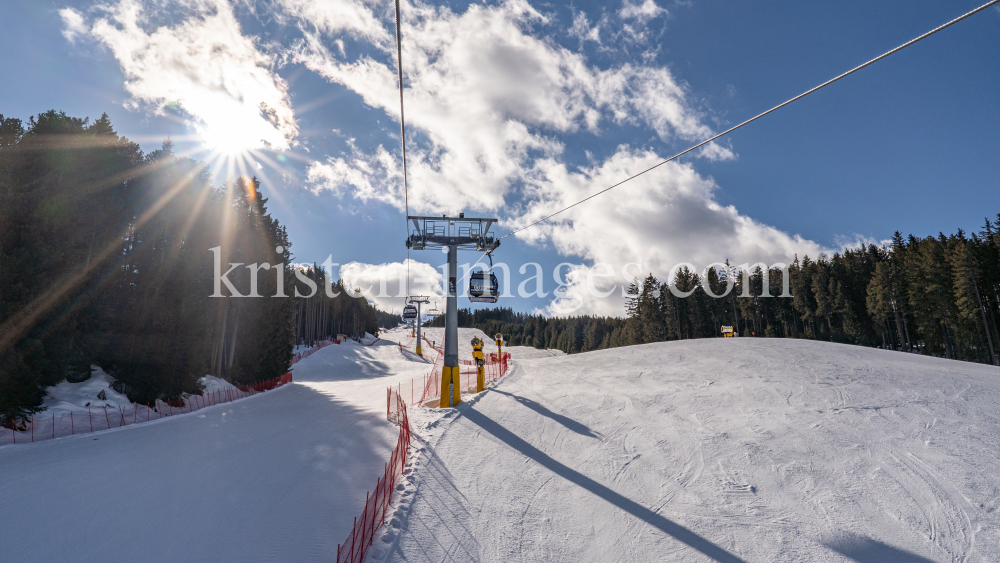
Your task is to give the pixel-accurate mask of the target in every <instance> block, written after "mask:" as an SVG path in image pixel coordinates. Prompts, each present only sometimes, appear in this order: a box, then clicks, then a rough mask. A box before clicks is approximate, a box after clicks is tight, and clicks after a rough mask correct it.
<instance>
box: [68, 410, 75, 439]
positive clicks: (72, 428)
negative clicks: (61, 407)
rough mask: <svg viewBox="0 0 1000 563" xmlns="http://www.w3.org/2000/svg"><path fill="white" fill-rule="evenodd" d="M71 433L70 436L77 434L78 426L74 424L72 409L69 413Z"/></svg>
mask: <svg viewBox="0 0 1000 563" xmlns="http://www.w3.org/2000/svg"><path fill="white" fill-rule="evenodd" d="M69 435H70V436H75V435H76V428H75V427H74V426H73V412H72V411H70V413H69Z"/></svg>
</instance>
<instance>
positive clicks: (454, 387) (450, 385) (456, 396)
mask: <svg viewBox="0 0 1000 563" xmlns="http://www.w3.org/2000/svg"><path fill="white" fill-rule="evenodd" d="M449 395H452V402H453V404H448V396H449ZM461 402H462V377H461V372H460V371H459V367H458V366H444V367H442V368H441V408H442V409H446V408H448V407H451V406H455V407H457V406H458V404H459V403H461Z"/></svg>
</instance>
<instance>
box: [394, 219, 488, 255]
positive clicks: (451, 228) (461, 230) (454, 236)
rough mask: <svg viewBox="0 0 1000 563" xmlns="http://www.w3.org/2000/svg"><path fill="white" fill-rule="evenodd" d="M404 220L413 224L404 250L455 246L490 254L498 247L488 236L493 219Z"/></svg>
mask: <svg viewBox="0 0 1000 563" xmlns="http://www.w3.org/2000/svg"><path fill="white" fill-rule="evenodd" d="M406 219H407V221H408V222H410V223H412V224H413V230H412V232H411V233H410V236H409V238H407V239H406V247H407V248H412V249H413V250H424V249H425V248H443V247H449V246H454V247H456V248H462V249H469V250H477V251H479V252H489V251H493V250H495V249H496V248H497V247H498V246H500V240H499V239H497V238H496V237H494V236H492V235H490V234H489V230H490V227H492V226H493V224H495V223H496V222H497V219H496V218H495V217H494V218H485V217H466V216H465V214H464V213H463V214H460V215H459V216H458V217H448V216H445V215H442V216H441V217H428V216H419V215H410V216H408V217H407V218H406Z"/></svg>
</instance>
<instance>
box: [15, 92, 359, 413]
mask: <svg viewBox="0 0 1000 563" xmlns="http://www.w3.org/2000/svg"><path fill="white" fill-rule="evenodd" d="M267 201H268V200H267V198H265V197H263V195H262V193H261V185H260V182H259V181H258V180H257V179H256V178H247V177H239V178H232V179H229V180H228V181H226V182H224V183H223V184H222V185H221V186H213V179H212V177H211V176H210V174H209V172H208V169H207V167H206V166H204V165H203V164H201V163H199V162H196V161H194V160H192V159H190V158H187V157H184V156H180V155H177V154H175V153H174V151H173V146H172V144H171V143H170V142H169V140H168V141H166V142H164V143H163V145H162V148H160V149H158V150H154V151H152V152H149V153H145V154H144V153H143V151H142V150H141V149H140V147H139V145H137V144H136V143H133V142H131V141H129V140H128V139H126V138H124V137H121V136H119V135H118V134H117V133H116V132H115V130H114V128H113V127H112V124H111V123H110V120H109V119H108V117H107V115H106V114H105V115H103V116H101V118H100V119H97V120H96V121H93V122H91V121H90V120H89V119H81V118H76V117H71V116H68V115H66V114H65V113H64V112H57V111H48V112H45V113H42V114H39V115H37V116H34V117H32V118H30V119H29V121H28V122H27V123H24V122H23V121H22V120H20V119H16V118H8V117H4V116H3V115H0V265H2V267H0V424H3V425H6V426H10V425H13V424H17V423H18V422H19V421H23V420H24V419H26V418H27V417H29V416H31V415H32V414H33V413H36V412H39V411H40V410H42V409H43V407H42V401H43V397H44V394H45V388H46V387H47V386H50V385H54V384H56V383H58V382H60V381H63V380H69V381H83V380H86V379H87V378H89V377H90V374H91V370H92V366H95V365H96V366H99V367H101V368H102V369H104V370H105V371H106V372H107V373H108V374H110V375H112V376H113V377H114V378H115V380H116V382H115V388H116V389H117V390H118V391H120V392H125V393H127V395H128V397H129V398H130V399H131V400H133V401H136V402H138V403H147V402H152V401H153V400H154V399H175V398H177V397H178V396H180V395H181V394H183V393H198V392H199V391H200V388H199V383H198V380H199V378H201V377H203V376H205V375H206V374H211V375H216V376H219V377H223V378H225V379H227V380H229V381H231V382H233V383H237V384H242V383H251V382H255V381H261V380H265V379H270V378H273V377H277V376H280V375H281V374H283V373H285V372H286V371H287V370H288V368H289V365H290V360H291V358H292V355H293V349H294V347H295V346H296V345H297V344H300V345H312V344H314V343H315V342H317V341H321V340H323V339H326V338H329V337H332V336H335V335H337V334H346V335H348V336H350V337H354V338H358V337H360V336H362V335H363V334H364V333H365V332H370V333H373V334H375V333H377V331H378V323H377V316H376V311H375V309H374V308H373V307H371V306H370V305H369V304H368V303H367V301H366V300H365V299H364V298H363V297H360V296H355V295H357V294H356V293H354V292H351V291H347V289H348V288H345V287H344V285H343V283H342V282H341V281H339V280H338V281H333V280H330V279H328V277H327V276H325V275H324V273H323V271H322V270H321V269H318V268H316V267H311V268H301V267H297V266H293V265H292V259H293V256H292V254H291V252H290V250H289V249H290V247H291V242H290V241H289V240H288V235H287V233H286V230H285V228H284V227H283V226H282V225H281V224H279V222H278V221H277V220H275V219H274V218H273V217H271V215H270V214H269V213H268V209H267ZM231 263H239V264H240V266H238V267H235V268H234V269H232V271H231V273H229V274H227V275H225V276H222V278H225V279H224V280H223V281H224V282H225V283H219V281H218V279H221V278H220V277H219V276H218V275H217V274H216V273H215V269H214V268H217V267H219V266H220V265H221V273H223V274H225V273H226V270H227V269H229V266H228V265H230V264H231ZM310 290H311V291H310ZM236 294H238V295H236ZM212 295H217V296H220V297H224V298H218V297H217V298H213V297H211V296H212ZM256 295H260V296H262V297H261V298H245V299H239V298H236V297H237V296H240V297H246V296H256ZM279 296H280V297H286V298H280V297H279ZM310 297H311V298H310Z"/></svg>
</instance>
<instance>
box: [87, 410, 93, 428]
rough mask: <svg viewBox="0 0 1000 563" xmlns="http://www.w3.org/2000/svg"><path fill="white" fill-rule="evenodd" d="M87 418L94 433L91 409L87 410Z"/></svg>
mask: <svg viewBox="0 0 1000 563" xmlns="http://www.w3.org/2000/svg"><path fill="white" fill-rule="evenodd" d="M87 418H88V419H90V431H91V432H93V431H94V417H93V415H91V414H90V409H87Z"/></svg>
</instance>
